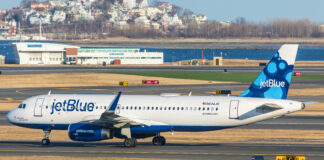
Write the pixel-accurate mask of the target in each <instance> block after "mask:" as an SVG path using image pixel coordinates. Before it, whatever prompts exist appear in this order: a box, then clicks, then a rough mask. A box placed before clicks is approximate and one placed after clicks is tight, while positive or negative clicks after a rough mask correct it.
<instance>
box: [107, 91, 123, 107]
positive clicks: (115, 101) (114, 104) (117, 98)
mask: <svg viewBox="0 0 324 160" xmlns="http://www.w3.org/2000/svg"><path fill="white" fill-rule="evenodd" d="M121 93H122V92H118V94H117V96H116V98H115V99H114V101H113V103H112V104H111V106H110V108H109V111H114V110H116V107H117V104H118V101H119V98H120V95H121Z"/></svg>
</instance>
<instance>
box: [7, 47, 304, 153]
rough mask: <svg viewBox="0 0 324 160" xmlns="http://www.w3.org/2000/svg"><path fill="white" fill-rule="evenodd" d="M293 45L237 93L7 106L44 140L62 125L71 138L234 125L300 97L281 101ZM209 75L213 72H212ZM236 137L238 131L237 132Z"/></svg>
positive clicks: (129, 139) (292, 107) (51, 98)
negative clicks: (40, 131) (38, 131)
mask: <svg viewBox="0 0 324 160" xmlns="http://www.w3.org/2000/svg"><path fill="white" fill-rule="evenodd" d="M297 50H298V45H295V44H286V45H283V46H282V47H281V48H280V49H279V51H278V52H277V53H275V54H274V56H273V58H272V59H271V60H270V62H269V63H268V64H267V66H266V67H265V68H264V69H263V71H262V72H261V73H260V75H259V76H258V77H257V78H256V80H255V81H254V82H253V83H252V85H251V86H250V87H249V88H248V89H247V90H246V91H245V92H244V93H242V94H241V95H238V96H190V95H188V96H180V95H176V94H161V95H122V94H121V92H119V93H118V94H117V95H95V94H50V93H49V94H47V95H39V96H35V97H31V98H28V99H26V100H24V101H23V102H22V103H21V104H20V105H19V106H18V108H16V109H14V110H12V111H10V112H9V113H8V115H7V119H8V120H9V122H11V123H12V124H14V125H17V126H22V127H27V128H35V129H42V130H43V131H44V133H45V137H44V139H43V140H42V141H41V142H42V144H43V145H48V144H49V143H50V140H49V135H50V132H51V130H55V129H59V130H67V134H68V135H69V137H70V138H71V139H72V140H75V141H101V140H105V139H111V138H114V137H116V138H122V139H124V146H125V147H135V146H136V139H139V138H147V137H154V138H153V140H152V142H153V144H154V145H164V144H165V143H166V140H165V138H164V137H162V136H160V133H161V132H173V131H184V132H200V131H212V130H219V129H226V128H233V127H237V126H241V125H246V124H251V123H255V122H259V121H263V120H267V119H270V118H274V117H280V116H282V115H285V114H288V113H292V112H296V111H299V110H302V109H304V108H305V104H304V103H302V102H297V101H292V100H286V98H287V93H288V88H289V84H290V82H291V76H292V72H293V68H294V63H295V58H296V54H297ZM211 74H212V73H211ZM238 136H239V135H238Z"/></svg>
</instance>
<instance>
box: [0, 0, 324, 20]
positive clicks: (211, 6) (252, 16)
mask: <svg viewBox="0 0 324 160" xmlns="http://www.w3.org/2000/svg"><path fill="white" fill-rule="evenodd" d="M152 1H153V0H149V2H152ZM163 1H166V2H170V3H172V4H175V5H178V6H180V7H182V8H187V9H190V10H192V11H193V12H194V13H196V14H204V15H206V16H207V18H208V19H209V20H217V21H234V20H235V18H237V17H244V18H245V19H246V20H247V21H250V22H255V23H258V22H265V21H267V20H269V19H277V18H281V19H291V20H299V19H305V18H308V19H310V20H311V21H312V22H315V23H322V22H324V17H323V16H322V15H324V10H323V9H322V6H324V1H322V0H308V1H304V0H285V1H281V0H272V1H266V0H244V1H237V0H201V1H197V0H163ZM20 2H21V0H10V1H5V2H4V3H3V5H1V6H0V9H10V8H13V7H18V6H19V4H20ZM315 4H316V5H315Z"/></svg>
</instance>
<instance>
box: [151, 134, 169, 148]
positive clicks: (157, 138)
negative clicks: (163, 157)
mask: <svg viewBox="0 0 324 160" xmlns="http://www.w3.org/2000/svg"><path fill="white" fill-rule="evenodd" d="M152 143H153V145H155V146H164V145H165V143H166V140H165V138H164V137H163V136H160V133H158V134H157V135H156V136H155V137H154V138H153V140H152Z"/></svg>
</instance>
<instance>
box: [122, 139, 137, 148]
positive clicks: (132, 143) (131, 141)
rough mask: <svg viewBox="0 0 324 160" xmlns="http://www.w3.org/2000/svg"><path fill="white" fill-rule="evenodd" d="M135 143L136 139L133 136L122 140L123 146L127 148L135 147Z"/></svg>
mask: <svg viewBox="0 0 324 160" xmlns="http://www.w3.org/2000/svg"><path fill="white" fill-rule="evenodd" d="M136 143H137V141H136V139H135V138H126V139H125V141H124V146H125V147H127V148H130V147H136Z"/></svg>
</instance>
